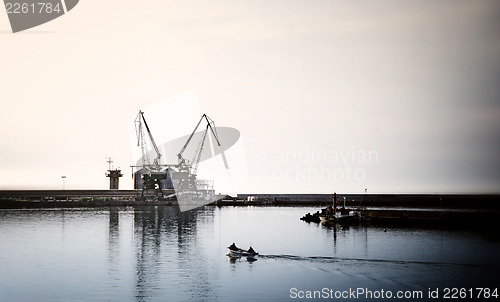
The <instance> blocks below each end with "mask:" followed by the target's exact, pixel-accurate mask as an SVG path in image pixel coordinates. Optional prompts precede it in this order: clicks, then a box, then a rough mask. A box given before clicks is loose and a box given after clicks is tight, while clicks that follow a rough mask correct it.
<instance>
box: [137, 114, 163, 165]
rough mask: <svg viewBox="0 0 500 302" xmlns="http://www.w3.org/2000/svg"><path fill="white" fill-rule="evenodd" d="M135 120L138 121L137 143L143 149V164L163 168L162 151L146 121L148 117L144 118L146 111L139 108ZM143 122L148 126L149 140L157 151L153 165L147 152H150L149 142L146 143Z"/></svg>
mask: <svg viewBox="0 0 500 302" xmlns="http://www.w3.org/2000/svg"><path fill="white" fill-rule="evenodd" d="M135 122H136V134H137V145H138V146H140V147H141V150H142V156H143V158H142V161H143V166H147V167H148V168H152V169H153V170H156V171H159V170H161V167H160V160H161V153H160V150H159V149H158V146H157V145H156V142H155V140H154V138H153V134H152V133H151V130H150V129H149V126H148V123H147V122H146V119H145V118H144V112H142V111H141V110H139V113H138V114H137V117H136V119H135ZM143 123H144V126H145V127H146V131H147V132H148V137H149V141H150V142H151V145H153V149H154V150H155V152H156V157H155V159H154V161H153V165H151V162H150V160H149V156H148V154H147V152H148V151H147V144H146V140H145V138H144V129H143V127H142V124H143Z"/></svg>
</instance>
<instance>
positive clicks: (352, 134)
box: [0, 0, 500, 193]
mask: <svg viewBox="0 0 500 302" xmlns="http://www.w3.org/2000/svg"><path fill="white" fill-rule="evenodd" d="M499 33H500V2H499V1H496V0H492V1H456V0H454V1H434V0H433V1H421V0H419V1H333V0H325V1H321V0H317V1H312V0H308V1H306V0H266V1H256V0H251V1H249V0H236V1H201V0H193V1H165V0H156V1H147V2H137V1H128V0H126V1H114V2H113V1H98V0H82V1H80V3H79V4H78V5H77V6H76V7H75V8H74V9H73V10H71V11H70V12H69V13H68V14H66V15H64V16H62V17H60V18H58V19H56V20H54V21H52V22H49V23H47V24H44V25H41V26H38V27H36V28H33V29H31V30H27V31H24V32H19V33H16V34H12V33H11V31H10V25H9V23H8V18H7V15H6V14H5V13H0V46H1V47H0V100H1V102H2V108H1V111H0V112H1V113H0V115H1V116H0V117H1V118H0V139H1V141H0V165H1V168H0V169H1V170H0V171H1V172H0V189H30V188H31V189H58V188H61V185H62V180H61V176H62V175H65V176H67V178H66V188H73V189H83V188H94V189H105V188H107V187H108V181H107V179H106V178H105V176H104V173H105V171H106V169H107V163H106V161H105V160H106V159H105V158H106V157H108V156H111V157H113V159H114V161H115V166H116V167H121V168H122V170H123V172H125V176H124V177H123V178H122V180H121V188H122V189H131V188H132V181H131V177H130V168H129V166H130V165H133V164H135V162H134V158H133V152H131V147H130V145H131V143H130V141H131V140H133V139H135V138H134V137H131V135H130V132H129V128H130V122H131V120H133V118H134V117H135V115H136V114H137V112H138V110H139V109H142V108H147V107H148V106H150V105H152V104H154V103H156V102H158V101H160V100H164V99H168V98H171V97H175V96H178V95H182V94H186V93H188V94H195V95H196V99H197V102H198V103H199V105H200V108H201V110H202V112H205V113H207V114H208V115H209V116H210V117H212V118H213V119H214V120H215V121H216V123H217V125H220V126H226V127H232V128H235V129H238V130H239V131H240V133H241V136H240V140H241V143H242V145H243V148H244V153H245V160H246V169H247V176H248V177H247V179H246V182H245V183H243V184H242V185H241V186H240V187H239V188H237V192H240V193H251V192H254V193H330V192H333V191H337V192H344V193H347V192H352V193H357V192H363V191H364V189H365V188H366V189H368V192H372V193H375V192H386V193H390V192H398V193H411V192H431V193H434V192H456V193H459V192H498V191H499V185H500V157H499V155H498V154H499V147H500V88H499V87H500V39H499ZM181 107H182V106H179V108H177V107H175V106H174V108H169V109H168V110H166V112H164V116H165V119H164V120H154V121H151V123H152V124H153V125H155V126H156V129H154V130H153V132H161V131H169V129H168V128H169V126H170V125H169V123H168V122H169V117H173V116H179V115H181V114H182V108H181ZM146 114H147V112H146ZM192 128H194V124H193V125H192V127H189V129H186V134H188V133H189V132H190V131H192ZM215 189H216V191H218V192H221V191H222V192H223V193H224V192H225V191H226V192H227V191H229V189H228V188H227V187H226V186H225V184H220V183H219V184H217V183H216V184H215Z"/></svg>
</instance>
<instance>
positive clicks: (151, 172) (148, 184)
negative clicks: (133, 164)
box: [134, 110, 167, 199]
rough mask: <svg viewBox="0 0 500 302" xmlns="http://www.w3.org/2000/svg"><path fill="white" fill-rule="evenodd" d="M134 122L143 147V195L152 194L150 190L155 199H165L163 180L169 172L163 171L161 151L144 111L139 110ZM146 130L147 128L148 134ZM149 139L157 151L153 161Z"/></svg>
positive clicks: (139, 141) (138, 138) (139, 143)
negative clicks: (149, 149) (149, 150)
mask: <svg viewBox="0 0 500 302" xmlns="http://www.w3.org/2000/svg"><path fill="white" fill-rule="evenodd" d="M134 123H135V132H136V135H137V146H138V147H140V148H141V152H142V172H143V173H142V182H143V186H142V190H143V191H142V196H141V197H142V198H144V195H145V193H147V194H148V195H151V192H150V191H152V193H153V195H154V197H155V199H156V198H160V199H163V192H162V189H161V187H162V183H161V180H162V179H166V178H167V174H166V172H162V165H161V153H160V150H159V149H158V146H157V145H156V142H155V140H154V138H153V134H152V133H151V130H150V129H149V126H148V123H147V122H146V119H145V118H144V112H142V111H141V110H139V113H138V114H137V117H136V118H135V121H134ZM144 130H146V132H147V135H146V133H145V131H144ZM147 140H149V141H150V143H151V145H152V146H153V150H154V151H155V153H156V156H155V158H154V159H153V163H151V159H150V157H149V152H148V144H147Z"/></svg>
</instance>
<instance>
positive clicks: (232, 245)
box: [228, 242, 239, 251]
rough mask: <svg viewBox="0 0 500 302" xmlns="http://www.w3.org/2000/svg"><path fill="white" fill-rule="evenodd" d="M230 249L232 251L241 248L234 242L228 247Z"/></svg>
mask: <svg viewBox="0 0 500 302" xmlns="http://www.w3.org/2000/svg"><path fill="white" fill-rule="evenodd" d="M228 249H230V250H231V251H238V250H239V248H238V247H237V246H236V244H234V242H233V244H231V245H230V246H229V247H228Z"/></svg>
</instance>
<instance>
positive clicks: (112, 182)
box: [106, 157, 123, 190]
mask: <svg viewBox="0 0 500 302" xmlns="http://www.w3.org/2000/svg"><path fill="white" fill-rule="evenodd" d="M107 163H108V164H109V168H108V172H106V177H109V189H110V190H118V188H119V186H120V177H122V176H123V174H122V171H121V170H120V169H113V167H112V165H111V164H112V163H113V161H112V160H111V157H108V160H107Z"/></svg>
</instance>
